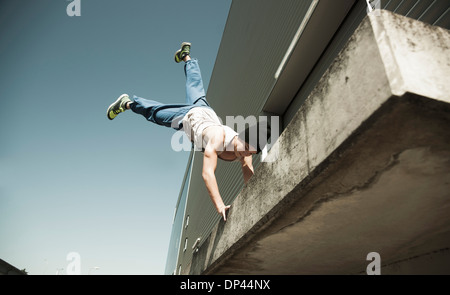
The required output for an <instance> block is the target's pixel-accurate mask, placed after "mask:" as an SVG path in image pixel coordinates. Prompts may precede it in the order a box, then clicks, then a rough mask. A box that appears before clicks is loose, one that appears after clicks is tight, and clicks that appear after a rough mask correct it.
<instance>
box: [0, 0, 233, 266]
mask: <svg viewBox="0 0 450 295" xmlns="http://www.w3.org/2000/svg"><path fill="white" fill-rule="evenodd" d="M70 3H71V2H70V1H67V0H39V1H35V0H0V95H1V107H0V135H1V137H0V142H1V145H0V258H1V259H3V260H5V261H7V262H9V263H10V264H12V265H14V266H16V267H17V268H19V269H24V268H26V270H27V271H28V272H29V274H51V275H53V274H56V272H57V270H58V269H64V270H59V273H63V274H65V273H66V269H67V266H68V264H69V262H70V261H67V260H66V256H67V255H68V254H69V253H70V252H77V253H79V255H80V258H81V260H80V261H81V273H82V274H88V273H89V272H90V273H91V274H163V273H164V267H165V262H166V258H167V250H168V244H169V239H170V233H171V227H172V218H173V214H174V208H175V205H176V201H177V198H178V194H179V190H180V186H181V183H182V180H183V176H184V172H185V168H186V164H187V160H188V157H189V153H188V152H174V151H173V150H172V149H171V146H170V139H171V137H172V135H173V133H174V131H173V130H171V129H169V128H165V127H161V126H156V125H153V124H151V123H148V122H147V121H146V120H145V119H144V118H143V117H141V116H139V115H136V114H134V113H132V112H131V111H128V112H126V113H123V114H120V115H119V116H118V117H117V118H116V119H115V120H113V121H109V120H108V119H107V117H106V108H107V107H108V106H109V105H110V104H111V103H112V102H113V101H114V100H115V99H116V98H117V97H118V96H119V95H121V94H122V93H128V94H130V96H132V95H138V96H141V97H144V98H148V99H154V100H159V101H161V102H166V103H176V102H183V101H184V97H185V88H184V83H185V77H184V73H183V66H182V65H181V64H176V63H175V62H174V61H173V55H174V53H175V51H176V50H177V49H178V48H179V46H180V44H181V42H183V41H190V42H192V44H193V46H192V49H191V52H192V56H193V57H197V58H198V59H199V62H200V66H201V69H202V74H203V80H204V84H205V87H206V88H207V86H208V84H209V80H210V77H211V74H212V71H213V67H214V62H215V59H216V56H217V51H218V48H219V45H220V41H221V38H222V33H223V30H224V27H225V23H226V20H227V16H228V11H229V9H230V5H231V0H193V1H183V0H81V16H73V17H69V16H68V15H67V13H66V7H67V6H68V5H69V4H70ZM93 267H99V269H98V270H94V269H92V268H93Z"/></svg>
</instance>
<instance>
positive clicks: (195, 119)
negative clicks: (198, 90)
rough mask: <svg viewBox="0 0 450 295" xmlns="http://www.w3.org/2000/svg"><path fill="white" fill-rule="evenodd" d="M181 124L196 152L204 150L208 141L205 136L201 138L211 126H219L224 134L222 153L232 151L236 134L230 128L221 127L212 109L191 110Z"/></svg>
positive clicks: (198, 108) (197, 108)
mask: <svg viewBox="0 0 450 295" xmlns="http://www.w3.org/2000/svg"><path fill="white" fill-rule="evenodd" d="M182 122H183V130H184V132H185V133H186V135H187V137H188V138H189V140H191V141H192V142H193V143H194V146H195V147H196V148H197V149H198V150H202V149H204V148H205V147H206V144H207V143H208V141H209V139H208V138H206V136H203V131H204V130H205V129H206V128H208V127H211V126H221V127H223V130H224V132H225V141H224V146H223V151H225V150H227V151H234V145H233V143H232V141H233V139H234V137H236V136H237V135H238V133H237V132H236V131H234V130H233V129H231V128H230V127H228V126H226V125H222V123H221V121H220V119H219V117H217V115H216V113H215V112H214V111H213V110H212V109H210V108H205V107H196V108H192V109H191V110H190V111H189V112H188V113H187V114H186V116H184V118H183V120H182Z"/></svg>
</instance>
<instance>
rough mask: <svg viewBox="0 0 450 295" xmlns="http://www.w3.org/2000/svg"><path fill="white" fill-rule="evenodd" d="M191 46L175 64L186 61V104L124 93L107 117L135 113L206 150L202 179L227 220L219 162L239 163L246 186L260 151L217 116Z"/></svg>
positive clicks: (186, 44) (178, 54) (183, 49)
mask: <svg viewBox="0 0 450 295" xmlns="http://www.w3.org/2000/svg"><path fill="white" fill-rule="evenodd" d="M190 50H191V43H189V42H183V43H182V44H181V48H180V49H179V50H178V51H177V52H176V53H175V62H177V63H180V62H181V61H183V62H184V63H185V64H184V72H185V76H186V103H185V104H163V103H160V102H157V101H154V100H148V99H144V98H141V97H137V96H134V97H133V100H131V99H130V98H129V96H128V94H122V95H121V96H120V97H119V98H118V99H117V100H116V101H115V102H114V103H112V104H111V105H110V106H109V107H108V109H107V116H108V118H109V119H110V120H113V119H114V118H115V117H116V116H117V115H118V114H120V113H122V112H124V111H126V110H132V111H133V112H134V113H136V114H140V115H142V116H144V117H145V118H146V119H147V120H148V121H149V122H152V123H155V124H158V125H162V126H166V127H170V128H173V129H175V130H181V129H183V131H184V132H185V133H186V135H187V137H188V138H189V140H191V142H192V143H193V144H194V147H196V148H198V149H199V150H202V151H203V167H202V177H203V180H204V182H205V184H206V188H207V190H208V193H209V196H210V197H211V200H212V202H213V204H214V206H215V208H216V210H217V212H218V214H220V215H221V216H222V217H223V219H224V221H226V215H227V210H229V208H230V205H225V204H224V202H223V200H222V197H221V195H220V192H219V188H218V185H217V180H216V177H215V170H216V167H217V160H218V159H221V160H224V161H240V163H241V167H242V175H243V178H244V181H245V183H247V182H248V180H249V179H250V178H251V177H252V175H253V173H254V170H253V165H252V155H253V154H255V153H259V152H260V151H261V149H260V148H259V147H258V145H257V147H254V146H252V145H250V144H249V143H248V142H246V141H244V140H243V139H241V137H240V136H239V134H238V133H237V132H235V131H234V130H233V129H232V128H230V127H229V126H226V125H222V124H221V122H220V120H219V118H218V116H217V114H216V113H215V112H214V110H213V109H212V108H211V106H210V105H209V103H208V102H207V100H206V95H205V90H204V88H203V81H202V77H201V72H200V67H199V64H198V60H197V59H195V58H191V56H190Z"/></svg>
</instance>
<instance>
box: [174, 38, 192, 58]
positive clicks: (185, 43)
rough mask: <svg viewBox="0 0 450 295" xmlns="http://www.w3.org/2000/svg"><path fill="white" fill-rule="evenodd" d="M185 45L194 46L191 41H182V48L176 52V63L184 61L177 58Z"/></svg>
mask: <svg viewBox="0 0 450 295" xmlns="http://www.w3.org/2000/svg"><path fill="white" fill-rule="evenodd" d="M184 46H192V44H191V43H189V42H183V43H181V49H178V50H177V52H175V62H176V63H180V62H182V60H180V61H178V60H177V55H178V53H180V52H181V51H183V47H184Z"/></svg>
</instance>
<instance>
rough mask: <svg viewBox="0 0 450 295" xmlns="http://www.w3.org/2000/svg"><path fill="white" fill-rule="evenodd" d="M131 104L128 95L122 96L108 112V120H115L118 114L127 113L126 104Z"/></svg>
mask: <svg viewBox="0 0 450 295" xmlns="http://www.w3.org/2000/svg"><path fill="white" fill-rule="evenodd" d="M127 102H131V99H130V98H129V97H128V94H122V95H121V96H119V98H118V99H117V100H116V101H115V102H113V103H112V104H111V105H110V106H109V107H108V110H107V111H106V115H107V116H108V119H110V120H112V119H114V118H115V117H116V116H117V115H118V114H120V113H122V112H125V111H126V110H127V107H126V103H127Z"/></svg>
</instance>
